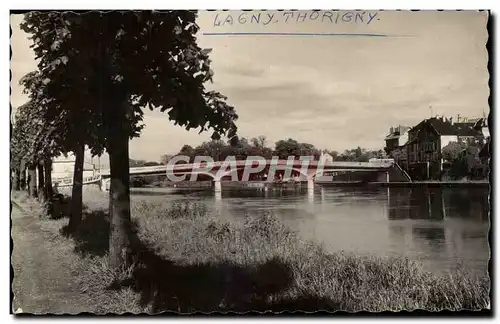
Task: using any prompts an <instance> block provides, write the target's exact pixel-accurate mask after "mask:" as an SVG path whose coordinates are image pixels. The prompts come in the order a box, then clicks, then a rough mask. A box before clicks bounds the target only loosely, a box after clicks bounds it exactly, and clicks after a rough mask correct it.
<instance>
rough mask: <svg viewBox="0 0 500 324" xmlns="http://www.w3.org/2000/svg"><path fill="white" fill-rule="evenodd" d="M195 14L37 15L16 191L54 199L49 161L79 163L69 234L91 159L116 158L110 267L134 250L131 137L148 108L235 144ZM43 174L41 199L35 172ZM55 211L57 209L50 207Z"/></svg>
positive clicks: (15, 154)
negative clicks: (212, 87) (66, 157)
mask: <svg viewBox="0 0 500 324" xmlns="http://www.w3.org/2000/svg"><path fill="white" fill-rule="evenodd" d="M196 17H197V12H196V11H164V12H161V13H159V12H154V11H140V12H138V11H136V12H88V13H85V14H78V13H72V12H69V11H67V12H54V11H51V12H30V13H27V14H25V17H24V21H23V23H22V24H21V28H22V29H23V30H24V31H25V32H27V33H28V34H30V35H31V40H32V41H33V44H32V46H31V48H32V49H33V51H34V53H35V56H36V59H37V63H38V64H37V70H36V71H33V72H32V73H29V74H28V75H26V76H25V77H24V78H23V79H22V80H21V84H22V85H23V86H24V88H25V91H26V93H27V94H28V95H29V102H28V103H27V104H25V105H23V106H21V107H19V108H18V110H17V113H16V116H15V124H14V129H13V135H12V142H11V150H12V152H11V157H12V159H11V168H12V173H13V182H14V184H13V188H14V189H22V188H25V187H26V186H25V181H26V180H25V179H24V175H25V174H26V169H27V170H28V179H29V185H28V186H27V187H28V188H29V191H30V194H31V195H32V196H37V195H38V194H40V195H41V198H42V199H43V200H46V201H47V202H48V204H50V202H51V195H52V194H51V192H50V188H51V185H50V179H51V177H50V161H51V159H52V158H53V157H54V156H57V155H59V154H61V153H67V152H73V153H74V154H75V156H76V163H75V171H74V182H73V196H72V202H71V203H72V207H71V215H70V224H69V229H70V230H72V231H74V230H77V229H78V228H79V225H80V223H81V218H82V178H83V157H84V156H83V155H84V151H85V147H88V148H89V149H90V150H91V152H92V154H93V155H97V154H101V153H102V152H103V151H106V152H107V153H108V155H109V165H110V171H111V185H110V192H109V201H110V204H109V214H110V228H111V231H110V244H109V246H110V250H109V258H110V265H111V266H112V267H113V269H114V270H115V271H118V270H119V269H121V267H122V266H123V265H124V262H125V260H126V259H127V255H126V254H127V253H123V252H125V251H130V249H129V244H130V242H129V241H128V234H129V229H130V222H131V219H130V191H129V163H130V161H129V151H128V144H129V139H130V138H133V137H137V136H139V135H140V132H141V129H142V117H143V109H144V108H146V107H148V108H149V109H151V110H153V109H159V110H160V111H162V112H165V113H167V114H168V116H169V118H170V120H172V121H174V123H175V124H176V125H179V126H182V127H184V128H186V129H188V130H189V129H191V128H199V129H200V132H202V131H206V130H209V129H211V130H212V131H213V135H212V138H213V139H214V140H220V139H221V137H222V136H228V137H229V138H231V139H233V140H235V139H236V131H237V127H236V125H235V121H236V120H237V117H238V116H237V114H236V112H235V110H234V108H233V107H231V106H230V105H228V104H227V103H226V97H225V96H224V95H222V94H221V93H219V92H216V91H209V90H207V89H206V88H205V83H206V82H207V81H211V80H212V77H213V71H212V70H211V69H210V64H211V61H210V59H209V53H210V50H206V49H201V48H200V47H199V46H198V45H197V43H196V37H195V34H196V33H197V32H198V29H199V28H198V26H197V24H196ZM37 168H38V179H39V180H38V187H39V190H38V193H37V192H36V188H35V187H36V183H35V178H36V176H35V172H36V169H37ZM48 210H50V208H48Z"/></svg>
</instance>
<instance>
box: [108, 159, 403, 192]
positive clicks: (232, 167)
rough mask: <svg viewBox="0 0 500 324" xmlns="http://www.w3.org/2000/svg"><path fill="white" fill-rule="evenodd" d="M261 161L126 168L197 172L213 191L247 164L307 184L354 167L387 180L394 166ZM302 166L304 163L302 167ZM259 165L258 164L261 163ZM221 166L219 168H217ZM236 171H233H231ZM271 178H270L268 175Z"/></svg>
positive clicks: (150, 172)
mask: <svg viewBox="0 0 500 324" xmlns="http://www.w3.org/2000/svg"><path fill="white" fill-rule="evenodd" d="M265 162H266V163H265V165H264V167H263V169H261V170H256V168H257V167H258V166H259V163H261V161H259V160H252V159H247V160H239V161H232V162H231V163H232V164H230V163H229V161H216V162H205V163H203V162H201V163H183V164H174V165H160V166H148V167H133V168H130V175H131V176H140V175H158V174H164V175H174V176H184V175H191V176H195V178H197V177H198V176H199V175H202V176H204V177H205V178H207V177H208V179H210V180H212V181H213V182H214V188H215V190H216V191H218V190H220V188H221V184H220V182H221V180H225V179H227V178H228V177H231V178H230V179H231V180H233V181H234V180H235V179H234V178H233V176H234V173H236V174H237V177H238V179H241V175H242V174H243V173H244V172H245V167H246V168H247V170H248V169H249V168H251V170H253V171H246V172H247V173H248V172H250V173H252V175H255V174H259V173H260V174H262V173H266V172H268V171H269V169H270V168H271V166H275V167H276V174H281V175H283V173H284V172H285V170H289V171H288V172H289V173H290V175H291V176H299V177H301V179H302V180H307V182H308V187H311V186H313V185H314V180H315V179H316V178H317V177H318V176H324V175H338V174H342V173H347V172H356V171H371V172H379V173H381V172H384V176H385V177H386V178H384V179H383V181H388V177H389V175H388V170H389V169H391V168H392V167H393V166H394V163H393V162H390V161H389V162H388V161H372V162H350V161H332V162H329V161H328V162H322V163H320V162H319V161H308V164H306V163H307V162H305V161H301V160H294V161H288V160H265ZM303 166H307V168H304V167H303ZM261 168H262V166H261ZM221 170H222V171H221ZM234 171H236V172H234ZM100 175H101V177H102V188H103V190H107V189H108V187H109V181H110V179H109V178H110V170H109V169H103V170H101V172H100ZM270 180H272V179H270Z"/></svg>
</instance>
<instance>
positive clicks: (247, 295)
mask: <svg viewBox="0 0 500 324" xmlns="http://www.w3.org/2000/svg"><path fill="white" fill-rule="evenodd" d="M87 201H88V200H87ZM105 205H106V203H105V202H101V203H99V206H105ZM132 215H133V219H134V221H135V222H136V227H137V229H136V233H135V234H134V235H131V238H130V239H131V241H132V242H133V243H134V250H135V254H134V257H133V259H132V260H130V267H128V268H127V269H124V271H123V275H122V276H121V278H119V280H115V278H113V277H112V275H111V272H110V271H109V270H108V267H107V261H106V251H107V248H108V246H107V244H108V235H109V234H108V233H109V223H108V220H107V216H106V215H105V214H104V213H103V212H102V211H96V210H92V206H91V205H90V206H89V210H88V212H87V214H86V215H85V217H84V221H83V223H82V229H81V230H80V231H79V233H78V234H77V235H76V236H75V237H74V238H73V244H75V249H74V250H75V251H76V252H78V253H77V254H71V255H68V256H67V257H68V258H73V259H74V264H75V267H76V268H77V269H79V270H78V273H79V275H78V276H77V280H78V281H79V284H80V287H81V289H82V292H84V293H85V296H87V297H88V298H90V299H91V300H92V301H93V303H94V304H95V305H96V308H97V309H96V311H99V312H118V313H121V312H125V311H132V312H140V311H147V312H157V311H162V310H172V311H180V312H193V311H196V310H198V311H204V312H210V311H217V310H218V311H227V310H234V311H249V310H260V311H264V310H274V311H281V310H306V311H314V310H320V309H327V310H344V311H384V310H392V311H398V310H413V309H425V310H432V311H437V310H442V309H450V310H461V309H481V308H485V307H486V306H487V304H488V301H489V296H488V294H489V280H488V279H487V278H476V277H473V276H472V275H470V274H467V273H465V272H455V273H453V274H450V275H449V276H446V277H437V276H435V275H432V274H430V273H428V272H425V271H424V270H422V268H421V266H420V265H419V264H417V263H415V262H412V261H410V260H407V259H401V258H387V259H385V258H378V257H361V256H356V255H352V254H346V253H336V254H327V253H325V252H324V251H323V249H322V248H321V247H319V246H317V245H314V244H312V243H309V242H304V241H302V240H301V239H300V238H299V237H298V236H297V235H296V234H295V233H294V232H291V231H290V230H288V228H287V227H286V226H285V225H284V224H283V223H282V222H281V221H280V220H279V219H277V218H276V217H275V216H274V215H272V214H271V213H268V214H266V215H263V216H260V217H252V215H249V216H248V217H247V218H246V219H245V220H244V221H241V222H227V221H223V220H221V219H220V217H217V215H214V214H213V213H212V212H211V211H209V210H207V209H206V208H205V207H204V205H201V204H197V203H192V202H191V203H190V202H184V203H176V204H173V205H170V204H166V203H161V202H156V203H155V202H148V203H146V202H140V201H139V202H133V204H132ZM46 222H48V223H52V224H54V225H53V228H54V231H57V229H56V228H60V227H63V226H64V225H65V224H66V223H67V221H66V220H58V221H46ZM59 239H60V240H65V239H64V238H59ZM61 244H69V243H68V242H67V241H61Z"/></svg>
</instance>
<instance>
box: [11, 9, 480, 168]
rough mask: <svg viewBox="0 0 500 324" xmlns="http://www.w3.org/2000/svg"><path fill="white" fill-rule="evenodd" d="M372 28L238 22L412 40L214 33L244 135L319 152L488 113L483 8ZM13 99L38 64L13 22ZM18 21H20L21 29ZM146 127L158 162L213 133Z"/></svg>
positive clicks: (369, 144)
mask: <svg viewBox="0 0 500 324" xmlns="http://www.w3.org/2000/svg"><path fill="white" fill-rule="evenodd" d="M378 18H380V20H377V21H376V23H374V24H370V25H369V26H355V25H343V26H340V25H334V24H320V23H318V22H316V23H315V24H308V23H301V24H300V25H299V24H295V25H293V26H292V25H290V24H288V25H286V24H281V25H280V24H276V25H273V26H268V27H264V26H256V25H246V26H238V28H239V29H238V30H240V31H260V32H262V31H275V32H283V31H287V30H288V29H290V28H291V29H293V31H299V32H366V31H369V32H373V33H384V34H398V35H403V36H408V37H396V38H356V37H351V38H349V37H250V36H241V37H239V36H238V37H213V36H205V35H199V37H198V40H199V43H200V46H201V47H203V48H212V49H213V51H212V53H211V59H212V64H213V66H212V69H213V70H214V72H215V76H214V83H213V84H210V85H207V86H208V87H209V88H211V89H214V90H217V91H220V92H222V93H223V94H225V95H227V96H228V101H229V103H230V104H231V105H233V106H234V107H235V108H236V111H237V113H238V115H239V116H240V118H239V120H238V128H239V133H240V135H241V136H245V137H255V136H258V135H266V136H267V138H268V140H269V143H274V142H276V141H277V140H280V139H283V138H288V137H291V138H295V139H297V140H298V141H301V142H309V143H311V144H314V145H316V146H317V147H320V148H329V149H335V150H338V151H343V150H344V149H349V148H354V147H357V146H361V147H366V148H381V147H383V146H384V141H383V138H384V136H385V135H386V133H387V131H388V129H389V127H391V126H394V125H398V124H406V125H414V124H416V123H417V122H419V121H420V120H421V119H423V118H426V117H428V116H429V115H430V113H431V110H430V109H429V106H432V111H433V112H434V113H439V114H441V115H447V116H451V115H454V116H456V114H458V113H460V114H461V115H462V116H470V117H474V116H478V115H481V114H482V112H483V111H485V112H488V111H489V107H488V96H489V88H488V78H489V74H488V71H487V62H488V53H487V51H486V48H485V44H486V40H487V38H488V34H487V31H486V28H485V27H486V21H487V19H486V16H485V14H484V13H478V12H472V11H470V12H393V11H386V12H383V13H380V14H379V16H378ZM11 22H12V24H13V28H12V29H13V34H12V41H11V43H12V49H13V57H12V63H11V66H12V73H13V83H12V103H13V104H15V105H19V104H22V103H23V102H24V101H25V100H26V97H25V96H23V95H22V94H21V89H20V87H19V86H17V85H16V83H17V82H18V80H19V78H20V77H21V76H22V75H23V74H24V73H27V72H30V71H31V70H32V69H33V68H35V66H36V64H35V62H34V60H33V54H32V52H31V51H30V49H29V48H28V46H29V41H28V39H27V38H26V35H25V34H23V33H22V32H21V31H20V30H19V28H18V24H19V22H20V18H19V17H18V19H17V20H15V19H11ZM198 24H199V26H200V28H201V31H202V32H214V31H219V30H217V29H216V28H215V27H214V26H213V13H211V12H200V14H199V21H198ZM16 26H17V27H16ZM144 122H145V124H146V127H145V129H144V131H143V133H142V135H141V137H140V138H139V139H134V140H132V141H131V143H130V152H131V156H132V157H134V158H140V159H152V160H157V159H158V158H159V156H160V155H161V154H165V153H174V152H177V151H178V149H179V148H180V147H181V146H182V145H183V144H190V145H197V144H199V143H201V142H202V141H205V140H209V139H210V135H211V134H210V133H203V134H201V135H198V132H197V131H196V130H192V131H189V132H188V131H186V130H184V129H183V128H181V127H179V126H175V125H173V122H171V121H169V120H168V117H167V116H166V115H165V114H162V113H160V112H157V111H154V112H150V111H149V110H146V112H145V119H144Z"/></svg>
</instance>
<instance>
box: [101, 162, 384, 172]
mask: <svg viewBox="0 0 500 324" xmlns="http://www.w3.org/2000/svg"><path fill="white" fill-rule="evenodd" d="M255 161H256V160H254V161H252V160H248V161H247V160H238V161H236V166H237V167H242V166H245V165H248V164H251V163H252V162H255ZM223 163H224V161H215V162H207V163H200V165H199V168H210V167H220V166H222V165H223ZM266 163H268V164H270V163H271V160H266ZM301 163H302V161H300V160H296V161H294V165H295V164H297V165H300V164H301ZM286 164H287V160H279V161H278V165H286ZM393 164H394V163H393V162H387V161H372V162H352V161H332V162H328V161H327V162H324V163H323V164H322V165H323V168H335V167H338V168H354V169H356V168H367V169H377V168H380V169H384V168H390V167H392V166H393ZM318 165H320V164H319V161H310V162H309V166H311V167H318ZM196 166H198V165H197V164H195V163H185V164H175V165H157V166H147V167H133V168H130V174H131V175H133V174H141V173H156V172H169V171H177V170H179V171H180V170H193V169H196V168H195V167H196ZM100 174H101V175H102V176H109V174H110V171H109V169H103V170H101V172H100Z"/></svg>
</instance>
